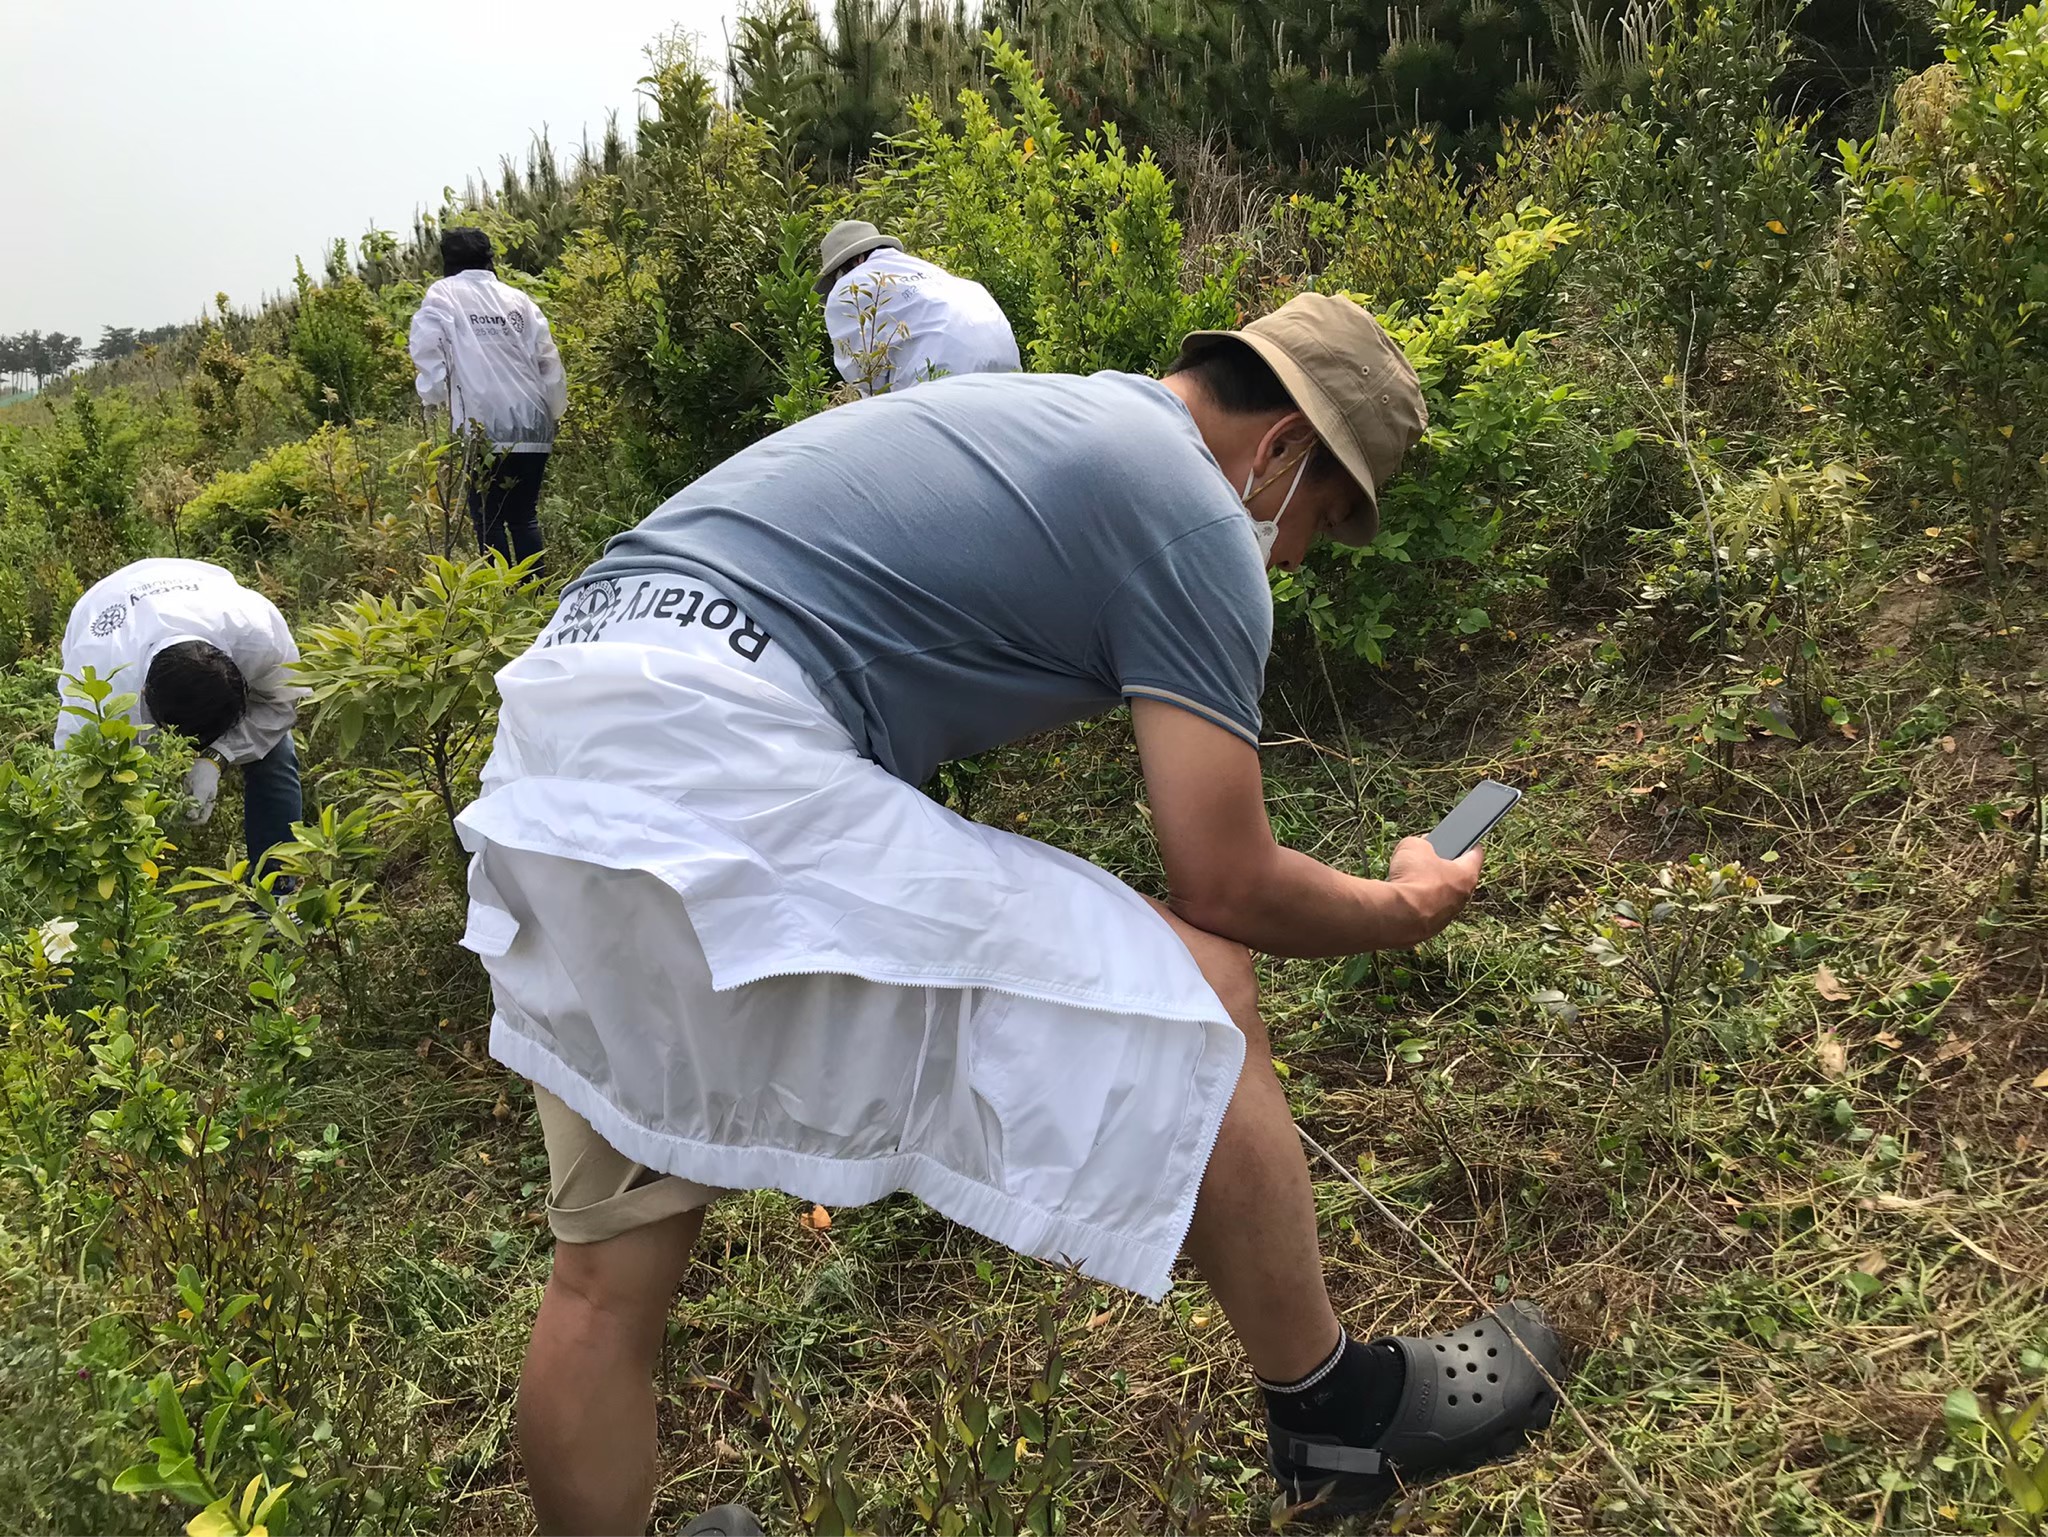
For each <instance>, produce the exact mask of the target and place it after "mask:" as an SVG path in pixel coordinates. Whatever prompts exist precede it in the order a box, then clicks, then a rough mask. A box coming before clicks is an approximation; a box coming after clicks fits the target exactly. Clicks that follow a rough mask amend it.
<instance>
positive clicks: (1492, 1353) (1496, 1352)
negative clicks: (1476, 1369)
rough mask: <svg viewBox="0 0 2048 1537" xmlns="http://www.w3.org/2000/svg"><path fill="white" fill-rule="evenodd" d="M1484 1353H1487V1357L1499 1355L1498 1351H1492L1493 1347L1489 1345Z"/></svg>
mask: <svg viewBox="0 0 2048 1537" xmlns="http://www.w3.org/2000/svg"><path fill="white" fill-rule="evenodd" d="M1486 1353H1487V1354H1488V1355H1490V1356H1497V1355H1499V1354H1500V1352H1499V1351H1498V1350H1496V1349H1494V1348H1493V1346H1491V1345H1488V1346H1487V1347H1486Z"/></svg>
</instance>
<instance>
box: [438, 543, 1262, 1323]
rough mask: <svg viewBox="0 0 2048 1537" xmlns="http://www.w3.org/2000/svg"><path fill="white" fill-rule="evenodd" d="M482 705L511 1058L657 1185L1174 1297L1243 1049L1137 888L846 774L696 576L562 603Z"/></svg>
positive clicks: (499, 959)
mask: <svg viewBox="0 0 2048 1537" xmlns="http://www.w3.org/2000/svg"><path fill="white" fill-rule="evenodd" d="M498 690H499V694H500V696H501V698H502V699H503V708H502V710H501V712H500V715H499V721H498V736H497V743H496V747H495V750H494V751H493V753H492V756H491V761H490V764H489V766H488V767H487V768H486V770H485V772H484V779H483V795H482V797H481V798H480V799H479V800H478V801H477V802H476V803H475V804H473V805H472V806H470V807H469V808H468V809H467V810H465V811H464V812H463V813H462V815H461V817H460V818H459V825H460V827H461V830H462V838H463V842H464V844H465V845H466V846H467V847H468V848H469V849H470V850H471V852H472V853H473V854H474V855H475V856H476V857H475V859H474V861H473V862H472V864H471V867H470V898H471V901H470V910H469V932H468V934H467V935H466V936H465V937H464V940H463V943H464V944H465V945H467V946H468V947H469V948H470V949H472V950H474V951H475V952H477V953H478V954H479V955H480V956H481V957H482V958H483V962H484V965H485V967H486V969H487V970H488V971H489V972H490V976H491V984H492V995H493V999H494V1001H495V1005H496V1007H495V1013H494V1017H493V1019H492V1023H491V1052H492V1055H493V1056H495V1057H497V1059H498V1060H499V1061H501V1062H503V1063H505V1064H506V1065H507V1066H508V1067H510V1068H512V1069H513V1070H514V1071H515V1072H518V1073H521V1074H523V1075H524V1076H526V1077H528V1078H530V1079H532V1080H533V1081H534V1082H536V1083H539V1084H540V1085H541V1086H542V1087H544V1088H546V1089H548V1090H549V1091H550V1092H552V1093H553V1094H555V1095H556V1096H557V1097H558V1098H560V1099H562V1100H563V1101H565V1102H566V1103H567V1104H568V1105H569V1106H570V1107H571V1108H572V1109H574V1110H575V1111H576V1112H577V1113H578V1114H580V1115H581V1116H583V1117H584V1119H586V1120H587V1121H589V1122H590V1123H591V1125H592V1126H594V1127H595V1128H596V1129H597V1131H598V1133H599V1134H600V1135H601V1136H602V1137H603V1138H604V1139H605V1140H606V1141H607V1142H609V1143H610V1144H611V1145H612V1146H613V1147H614V1148H616V1149H618V1150H619V1151H620V1152H622V1153H624V1154H625V1155H626V1156H627V1157H629V1158H632V1159H634V1160H636V1161H637V1162H640V1163H644V1164H647V1165H649V1166H650V1167H652V1168H656V1169H662V1170H666V1171H667V1172H669V1173H673V1174H678V1175H681V1176H683V1177H684V1178H686V1179H691V1180H695V1181H697V1182H698V1183H700V1184H706V1185H711V1186H714V1187H719V1188H727V1189H759V1188H763V1187H774V1188H778V1189H782V1190H787V1191H789V1192H791V1193H792V1194H795V1195H799V1196H802V1197H805V1198H808V1199H810V1200H814V1201H821V1202H823V1203H825V1204H826V1205H828V1206H836V1205H854V1204H859V1203H861V1202H866V1201H872V1200H876V1199H878V1198H880V1197H882V1196H884V1195H887V1194H889V1193H890V1192H891V1191H897V1190H904V1191H909V1192H911V1193H912V1194H914V1195H917V1196H919V1197H921V1198H922V1199H923V1200H925V1201H926V1202H927V1203H929V1204H930V1205H931V1206H933V1207H935V1208H937V1209H938V1210H939V1211H940V1212H942V1213H944V1214H945V1215H947V1216H949V1217H951V1218H953V1219H954V1220H955V1221H957V1222H961V1223H964V1224H966V1225H967V1226H969V1227H972V1228H974V1229H976V1230H977V1231H979V1232H981V1233H983V1234H986V1235H987V1236H988V1237H990V1238H993V1239H994V1240H996V1241H997V1242H999V1243H1003V1244H1007V1245H1009V1246H1010V1247H1011V1248H1014V1249H1018V1250H1021V1251H1022V1252H1024V1253H1027V1254H1035V1255H1038V1256H1040V1257H1043V1258H1046V1259H1049V1260H1052V1261H1055V1262H1061V1263H1071V1264H1074V1265H1076V1266H1078V1267H1079V1268H1080V1269H1081V1270H1082V1271H1083V1272H1084V1273H1086V1274H1088V1275H1090V1276H1093V1277H1095V1278H1096V1279H1099V1280H1102V1281H1105V1282H1108V1283H1110V1284H1112V1285H1117V1286H1124V1287H1128V1288H1130V1289H1132V1290H1134V1291H1137V1292H1141V1293H1143V1294H1144V1295H1146V1296H1148V1297H1155V1298H1156V1297H1158V1296H1160V1295H1161V1294H1163V1293H1164V1292H1165V1290H1166V1289H1167V1286H1168V1285H1169V1284H1170V1280H1171V1275H1172V1270H1173V1263H1174V1259H1175V1256H1176V1255H1177V1254H1178V1253H1179V1251H1180V1246H1181V1242H1182V1240H1183V1239H1184V1238H1185V1236H1186V1234H1187V1229H1188V1223H1189V1220H1190V1219H1191V1218H1192V1216H1193V1213H1194V1203H1195V1196H1196V1192H1197V1191H1198V1190H1199V1188H1200V1185H1201V1178H1202V1171H1203V1169H1204V1168H1205V1167H1206V1165H1207V1163H1208V1159H1209V1154H1210V1151H1211V1149H1212V1148H1213V1146H1214V1144H1215V1139H1216V1133H1217V1130H1218V1128H1219V1126H1220V1125H1221V1123H1222V1119H1223V1112H1224V1108H1225V1106H1226V1105H1228V1103H1229V1100H1230V1095H1231V1091H1232V1089H1233V1088H1234V1087H1235V1085H1236V1082H1237V1076H1238V1070H1239V1068H1240V1066H1241V1064H1242V1061H1243V1056H1244V1037H1243V1036H1242V1035H1241V1034H1240V1033H1239V1032H1238V1030H1237V1029H1236V1027H1235V1026H1234V1025H1232V1024H1231V1022H1230V1018H1229V1016H1228V1014H1227V1013H1226V1012H1225V1011H1224V1009H1223V1007H1222V1005H1221V1003H1220V1002H1219V1001H1218V1000H1217V997H1216V995H1215V993H1214V992H1213V991H1212V990H1211V989H1210V988H1209V986H1208V984H1207V982H1206V981H1205V980H1204V979H1203V977H1202V974H1201V972H1200V970H1199V969H1198V968H1197V967H1196V966H1195V963H1194V960H1193V958H1192V957H1191V956H1190V955H1189V954H1188V951H1187V949H1186V947H1185V946H1184V945H1182V944H1181V942H1180V941H1179V939H1178V938H1176V937H1175V935H1174V933H1173V931H1172V930H1171V929H1170V928H1168V927H1167V925H1166V924H1165V923H1164V922H1163V921H1162V920H1161V919H1160V918H1159V916H1158V915H1157V914H1156V913H1154V912H1153V911H1152V909H1151V908H1150V907H1148V906H1147V905H1146V903H1145V902H1144V900H1143V899H1142V898H1140V897H1139V896H1138V895H1137V894H1136V893H1135V892H1133V891H1132V890H1131V889H1130V888H1129V887H1127V886H1125V885H1123V884H1122V883H1121V882H1119V881H1117V880H1115V879H1113V878H1112V877H1110V876H1109V875H1107V874H1105V873H1103V872H1102V871H1100V870H1097V869H1096V868H1094V867H1093V866H1092V865H1089V864H1087V863H1086V862H1085V861H1083V860H1080V859H1076V858H1074V857H1073V856H1071V855H1068V854H1065V853H1062V852H1060V851H1059V850H1057V849H1053V848H1049V847H1047V846H1046V845H1044V844H1042V843H1037V842H1034V841H1032V840H1031V839H1028V838H1022V837H1018V836H1016V835H1014V834H1012V833H1008V832H1005V831H1002V830H1000V829H997V828H990V827H984V826H981V825H980V824H978V823H974V822H969V821H967V820H965V819H964V818H962V817H959V816H957V815H955V814H954V813H953V812H951V811H948V810H947V809H946V808H945V807H943V806H940V805H938V804H937V803H936V802H935V801H932V800H931V799H929V798H928V797H926V796H924V795H923V794H921V793H919V792H918V791H917V790H916V789H915V788H913V787H912V786H911V785H909V784H906V783H905V782H903V781H902V780H900V779H897V778H895V777H893V776H892V775H890V774H889V773H887V772H886V771H885V770H883V769H882V768H880V767H879V766H878V765H876V764H874V763H871V762H869V761H867V760H866V759H864V758H862V757H861V756H860V755H859V754H858V752H857V751H856V750H855V748H854V745H853V742H852V739H851V738H850V737H849V736H848V734H847V732H846V729H845V727H843V726H842V725H840V724H839V722H838V720H837V719H836V718H835V717H834V716H833V715H832V713H831V711H830V710H829V709H828V708H827V706H826V705H825V703H824V701H823V699H822V697H821V696H820V695H819V694H818V693H817V692H816V690H815V689H814V688H813V686H812V685H811V683H810V680H809V679H808V678H806V677H805V676H804V674H803V672H802V671H801V669H800V668H798V667H797V666H796V664H795V663H794V662H793V661H792V660H791V659H790V658H789V656H788V654H787V653H786V652H785V651H783V650H782V649H781V648H780V647H779V646H777V645H776V644H775V643H774V642H773V641H772V640H771V639H770V638H769V637H768V636H767V635H766V634H765V633H764V632H763V631H762V630H761V629H760V628H759V627H758V626H756V625H755V623H754V622H753V620H752V619H751V618H750V617H748V616H747V615H746V614H745V613H744V612H743V611H742V610H741V609H740V608H739V607H738V605H737V604H735V603H734V602H732V601H731V600H730V599H728V598H726V597H725V596H723V595H722V594H720V593H717V592H715V591H712V590H711V589H709V588H708V587H707V586H706V585H705V584H703V583H699V582H695V581H691V580H686V579H681V578H673V579H666V578H658V577H652V578H645V579H639V578H634V579H625V580H623V581H614V582H611V583H608V584H604V585H603V588H592V587H586V588H582V589H573V590H572V591H571V593H570V594H569V596H568V597H567V598H566V599H565V600H564V603H563V612H562V613H560V614H558V615H557V616H556V618H555V620H554V621H553V622H552V623H551V624H550V626H549V628H548V630H547V631H545V632H544V633H543V634H542V636H541V638H540V640H539V641H538V642H537V643H536V644H535V646H534V647H533V649H532V650H530V651H528V652H527V653H526V654H525V655H524V656H522V657H520V658H519V659H518V660H517V661H515V662H513V663H512V664H511V665H510V666H508V667H506V668H505V669H504V670H503V671H502V672H500V673H499V674H498Z"/></svg>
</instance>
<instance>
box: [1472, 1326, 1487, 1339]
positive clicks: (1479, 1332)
mask: <svg viewBox="0 0 2048 1537" xmlns="http://www.w3.org/2000/svg"><path fill="white" fill-rule="evenodd" d="M1472 1338H1474V1339H1475V1340H1483V1339H1485V1338H1486V1331H1485V1330H1484V1329H1474V1330H1473V1331H1472Z"/></svg>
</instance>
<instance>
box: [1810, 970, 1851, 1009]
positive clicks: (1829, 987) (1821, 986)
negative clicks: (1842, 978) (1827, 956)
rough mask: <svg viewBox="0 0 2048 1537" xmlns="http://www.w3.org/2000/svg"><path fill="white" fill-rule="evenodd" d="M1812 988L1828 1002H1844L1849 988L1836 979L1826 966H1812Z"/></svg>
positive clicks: (1847, 996) (1846, 999)
mask: <svg viewBox="0 0 2048 1537" xmlns="http://www.w3.org/2000/svg"><path fill="white" fill-rule="evenodd" d="M1813 990H1814V991H1815V992H1817V993H1819V994H1820V995H1821V997H1823V998H1825V999H1827V1001H1828V1002H1829V1003H1846V1002H1847V1001H1848V998H1849V989H1848V988H1846V987H1844V986H1842V984H1841V983H1840V982H1838V981H1836V980H1835V974H1834V972H1832V971H1830V970H1829V969H1828V968H1827V967H1826V966H1816V967H1814V968H1813Z"/></svg>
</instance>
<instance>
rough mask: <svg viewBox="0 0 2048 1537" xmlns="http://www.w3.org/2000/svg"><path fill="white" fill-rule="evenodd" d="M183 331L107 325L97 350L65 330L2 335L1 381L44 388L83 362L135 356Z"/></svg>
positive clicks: (19, 386) (16, 387)
mask: <svg viewBox="0 0 2048 1537" xmlns="http://www.w3.org/2000/svg"><path fill="white" fill-rule="evenodd" d="M184 329H185V327H183V326H176V325H170V326H157V327H155V328H154V329H152V330H148V331H138V330H137V329H136V328H135V327H133V326H106V327H104V328H102V329H101V331H100V339H99V344H98V345H97V346H94V347H87V346H86V345H85V339H84V338H83V337H79V336H70V335H67V334H66V333H64V332H62V331H21V332H17V333H16V334H15V335H12V336H7V335H0V379H5V380H6V381H7V386H8V388H9V390H20V389H23V388H25V387H26V386H27V385H29V384H31V383H33V384H34V386H35V387H36V388H37V389H41V388H42V387H43V386H44V385H45V384H46V383H48V382H49V381H50V380H52V379H56V378H60V377H62V376H63V375H64V374H67V373H69V372H70V371H71V369H72V368H73V367H74V366H75V365H76V364H78V363H79V362H80V361H81V360H90V361H92V362H95V363H111V362H113V361H114V360H115V359H116V358H125V357H132V356H133V355H134V354H136V353H138V352H140V351H142V349H143V348H145V347H160V346H162V345H164V344H165V343H166V342H169V341H170V340H172V339H173V338H174V337H176V336H177V335H178V334H179V333H180V332H181V331H183V330H184Z"/></svg>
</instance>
